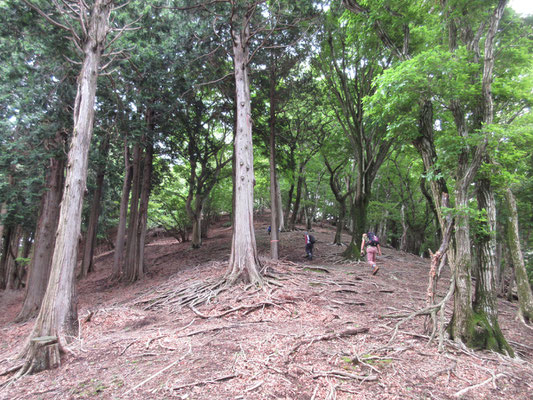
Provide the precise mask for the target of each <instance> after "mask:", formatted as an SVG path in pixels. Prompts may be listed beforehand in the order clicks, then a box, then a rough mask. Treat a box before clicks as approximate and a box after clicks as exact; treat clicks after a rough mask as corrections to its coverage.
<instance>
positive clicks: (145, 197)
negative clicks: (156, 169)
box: [132, 110, 154, 280]
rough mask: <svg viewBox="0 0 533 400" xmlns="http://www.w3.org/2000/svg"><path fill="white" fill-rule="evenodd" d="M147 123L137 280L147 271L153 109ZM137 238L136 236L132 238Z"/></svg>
mask: <svg viewBox="0 0 533 400" xmlns="http://www.w3.org/2000/svg"><path fill="white" fill-rule="evenodd" d="M147 124H148V129H149V130H150V135H148V138H147V141H146V148H145V152H144V160H143V174H142V175H143V178H142V190H141V199H140V204H139V218H138V219H139V227H138V229H137V238H136V240H137V257H136V259H135V263H134V265H135V267H134V269H135V280H138V279H141V278H142V277H143V276H144V274H145V273H146V272H147V270H146V264H145V263H144V245H145V242H146V228H147V223H148V202H149V200H150V186H151V180H152V161H153V154H154V146H153V142H152V140H153V134H152V133H153V125H152V124H153V112H152V111H151V110H149V111H148V113H147ZM132 239H133V240H135V238H132Z"/></svg>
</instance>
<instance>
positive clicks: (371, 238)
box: [366, 232, 379, 246]
mask: <svg viewBox="0 0 533 400" xmlns="http://www.w3.org/2000/svg"><path fill="white" fill-rule="evenodd" d="M366 235H367V236H368V244H369V245H370V246H377V245H378V244H379V238H378V237H377V236H376V234H375V233H374V232H368V233H367V234H366Z"/></svg>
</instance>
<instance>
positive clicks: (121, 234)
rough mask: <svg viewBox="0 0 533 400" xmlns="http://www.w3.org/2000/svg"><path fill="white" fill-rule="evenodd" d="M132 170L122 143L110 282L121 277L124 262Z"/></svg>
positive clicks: (127, 153) (126, 149)
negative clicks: (122, 169)
mask: <svg viewBox="0 0 533 400" xmlns="http://www.w3.org/2000/svg"><path fill="white" fill-rule="evenodd" d="M132 175H133V168H132V165H131V163H130V154H129V148H128V144H127V142H126V141H124V182H123V184H122V197H121V199H120V212H119V220H118V229H117V238H116V241H115V254H114V255H113V273H112V276H111V279H112V280H117V279H119V278H120V276H121V275H122V271H123V260H124V242H125V240H126V222H127V219H128V200H129V198H130V191H131V181H132Z"/></svg>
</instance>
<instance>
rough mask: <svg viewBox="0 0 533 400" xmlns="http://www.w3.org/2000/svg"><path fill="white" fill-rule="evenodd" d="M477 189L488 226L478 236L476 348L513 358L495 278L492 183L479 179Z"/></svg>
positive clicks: (475, 300) (475, 304)
mask: <svg viewBox="0 0 533 400" xmlns="http://www.w3.org/2000/svg"><path fill="white" fill-rule="evenodd" d="M476 185H477V188H476V189H477V190H476V194H477V201H478V208H479V209H480V210H485V212H486V215H487V224H486V226H485V227H484V228H485V229H484V230H483V229H482V232H483V231H484V232H486V233H480V234H478V235H477V245H478V246H477V250H478V251H477V254H476V255H477V260H478V262H477V264H478V269H477V272H478V273H477V279H476V286H475V288H476V291H475V297H474V312H475V313H476V315H477V317H478V320H481V321H480V322H478V323H477V325H476V330H475V331H476V339H477V340H481V341H482V343H474V346H473V347H481V348H483V349H489V350H493V351H498V352H507V353H509V354H513V350H512V349H511V347H510V346H509V344H508V343H507V341H506V340H505V338H504V337H503V334H502V332H501V329H500V325H499V323H498V304H497V296H496V286H495V283H496V282H495V279H494V274H495V271H496V265H495V260H496V257H495V253H496V202H495V200H494V194H493V192H492V188H491V186H490V181H489V180H488V179H479V180H478V181H477V183H476Z"/></svg>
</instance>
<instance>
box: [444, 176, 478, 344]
mask: <svg viewBox="0 0 533 400" xmlns="http://www.w3.org/2000/svg"><path fill="white" fill-rule="evenodd" d="M469 185H470V182H468V183H466V184H462V182H458V183H457V185H456V186H457V187H456V190H455V208H456V209H458V210H466V209H467V208H468V187H469ZM469 223H470V222H469V218H468V215H467V213H466V212H460V213H458V215H457V216H456V217H455V245H456V251H455V259H454V261H453V262H452V265H451V267H452V271H453V272H454V274H455V291H454V309H453V317H452V322H451V323H450V327H449V328H450V333H451V336H452V338H454V339H456V340H462V341H464V342H465V343H467V342H468V341H469V337H470V332H469V328H470V322H471V321H472V316H473V309H472V278H471V271H472V258H471V245H470V227H469Z"/></svg>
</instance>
